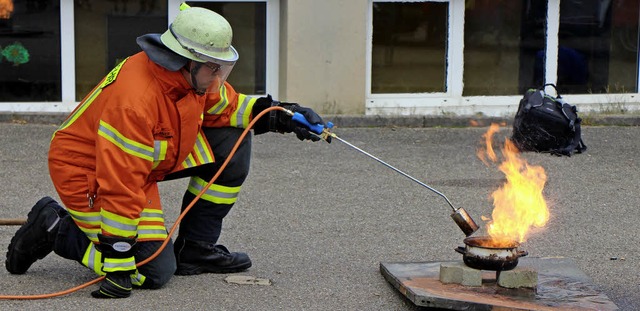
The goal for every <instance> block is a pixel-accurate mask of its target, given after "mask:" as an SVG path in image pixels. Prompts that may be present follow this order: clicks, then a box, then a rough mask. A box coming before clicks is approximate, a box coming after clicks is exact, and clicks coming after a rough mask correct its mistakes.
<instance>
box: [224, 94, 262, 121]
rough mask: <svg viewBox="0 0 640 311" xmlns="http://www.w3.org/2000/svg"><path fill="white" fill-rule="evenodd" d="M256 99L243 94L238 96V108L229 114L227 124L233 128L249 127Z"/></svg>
mask: <svg viewBox="0 0 640 311" xmlns="http://www.w3.org/2000/svg"><path fill="white" fill-rule="evenodd" d="M256 100H257V98H252V97H249V96H247V95H244V94H238V107H237V108H236V110H235V111H234V112H233V114H231V118H230V119H229V122H230V124H231V126H233V127H239V128H246V127H247V126H249V122H250V117H251V111H252V110H253V105H254V104H255V103H256Z"/></svg>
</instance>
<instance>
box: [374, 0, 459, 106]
mask: <svg viewBox="0 0 640 311" xmlns="http://www.w3.org/2000/svg"><path fill="white" fill-rule="evenodd" d="M448 7H449V4H448V3H446V2H375V3H373V34H372V35H373V37H372V55H371V93H422V92H445V91H446V85H445V84H446V83H445V81H446V61H447V54H446V51H447V48H446V47H447V32H448V29H447V15H448Z"/></svg>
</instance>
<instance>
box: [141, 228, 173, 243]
mask: <svg viewBox="0 0 640 311" xmlns="http://www.w3.org/2000/svg"><path fill="white" fill-rule="evenodd" d="M166 237H167V229H166V228H165V227H164V226H158V225H140V226H138V240H145V239H147V240H160V239H165V238H166Z"/></svg>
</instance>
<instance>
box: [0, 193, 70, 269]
mask: <svg viewBox="0 0 640 311" xmlns="http://www.w3.org/2000/svg"><path fill="white" fill-rule="evenodd" d="M66 215H67V211H66V210H64V208H62V207H61V206H60V205H59V204H58V202H56V201H55V200H54V199H52V198H50V197H44V198H42V199H40V201H38V203H36V205H34V206H33V207H32V208H31V211H30V212H29V215H28V216H27V222H26V223H25V224H24V225H22V227H20V229H18V231H17V232H16V234H15V235H14V236H13V238H12V239H11V243H10V244H9V251H8V252H7V261H6V262H5V266H6V268H7V271H9V272H10V273H12V274H23V273H25V272H27V270H28V269H29V267H31V265H32V264H33V263H34V262H36V260H38V259H42V258H44V257H45V256H47V255H48V254H49V253H51V251H52V250H53V245H54V242H55V237H56V234H57V233H58V228H59V223H60V219H61V218H62V217H64V216H66Z"/></svg>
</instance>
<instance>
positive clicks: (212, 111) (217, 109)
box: [207, 84, 229, 114]
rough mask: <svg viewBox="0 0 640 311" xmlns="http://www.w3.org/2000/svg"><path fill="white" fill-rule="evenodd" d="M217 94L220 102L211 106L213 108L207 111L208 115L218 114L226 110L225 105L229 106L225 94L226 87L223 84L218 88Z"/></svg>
mask: <svg viewBox="0 0 640 311" xmlns="http://www.w3.org/2000/svg"><path fill="white" fill-rule="evenodd" d="M219 94H220V100H219V101H218V102H217V103H216V104H215V105H213V107H211V108H210V109H209V110H207V113H208V114H220V113H221V112H222V111H224V109H225V108H227V105H229V95H228V94H227V87H226V86H225V85H224V84H223V85H222V86H221V87H220V92H219Z"/></svg>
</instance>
